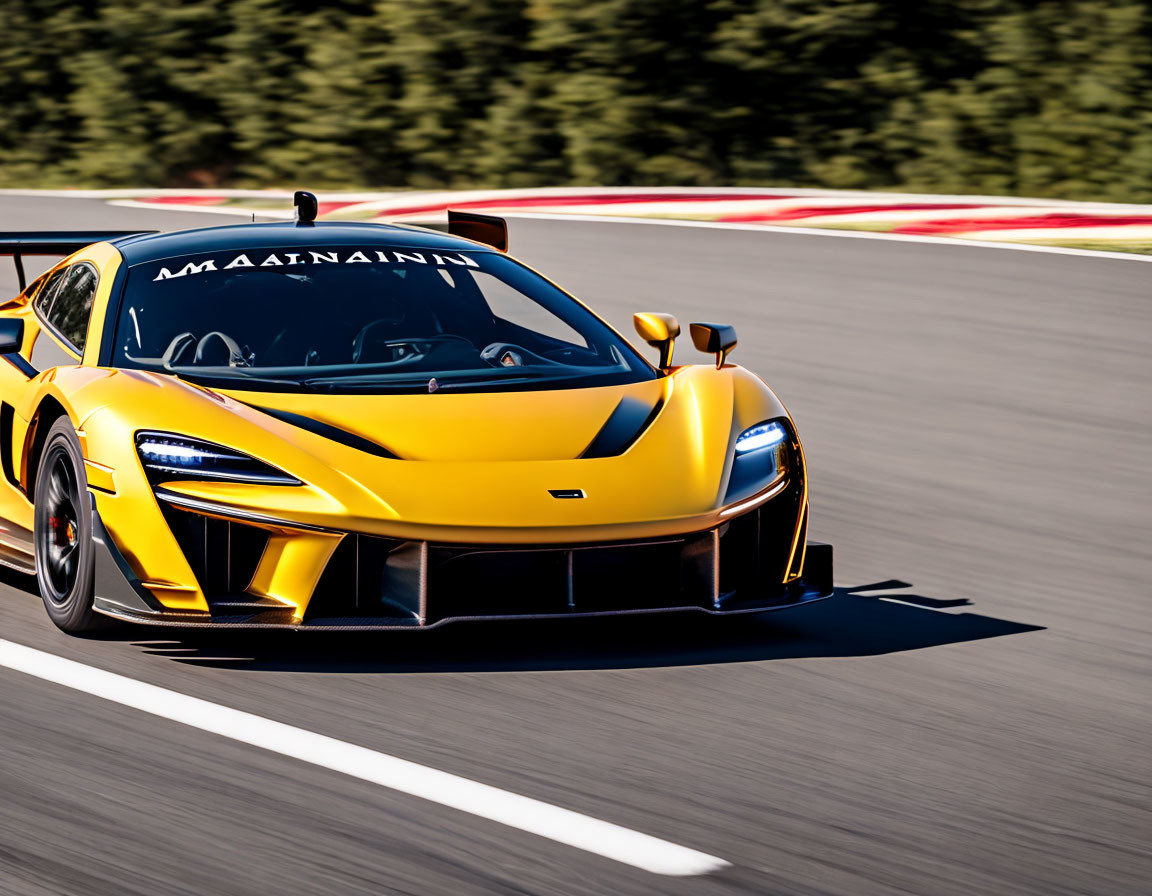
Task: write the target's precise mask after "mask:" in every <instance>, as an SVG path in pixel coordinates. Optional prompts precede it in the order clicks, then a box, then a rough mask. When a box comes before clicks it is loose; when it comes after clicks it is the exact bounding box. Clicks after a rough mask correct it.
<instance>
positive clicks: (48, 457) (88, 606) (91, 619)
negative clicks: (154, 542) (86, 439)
mask: <svg viewBox="0 0 1152 896" xmlns="http://www.w3.org/2000/svg"><path fill="white" fill-rule="evenodd" d="M87 481H88V480H87V477H86V475H85V473H84V457H83V455H82V454H81V453H80V442H79V440H78V439H77V438H76V432H75V430H74V429H73V428H72V424H71V421H69V420H68V418H67V417H61V418H60V419H59V420H57V421H56V422H55V423H54V424H52V428H51V429H49V430H48V438H47V439H46V440H45V442H44V452H43V454H42V455H41V460H40V468H39V470H38V471H37V473H36V490H35V492H34V493H33V499H34V501H35V504H36V516H35V533H34V534H35V542H36V581H37V582H38V583H39V585H40V596H41V597H42V598H43V599H44V607H45V608H46V609H47V610H48V615H49V617H51V619H52V621H53V622H54V623H56V625H57V626H58V627H59V628H61V629H63V630H64V631H66V632H71V633H73V634H76V633H80V632H86V631H91V630H93V629H96V628H100V627H101V624H102V621H103V620H102V617H100V616H99V615H97V614H96V613H95V612H94V611H93V609H92V595H93V590H94V587H95V586H94V582H93V565H94V564H93V548H92V507H91V505H90V504H89V500H88V488H87Z"/></svg>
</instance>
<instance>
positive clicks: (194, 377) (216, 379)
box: [166, 367, 311, 389]
mask: <svg viewBox="0 0 1152 896" xmlns="http://www.w3.org/2000/svg"><path fill="white" fill-rule="evenodd" d="M166 372H167V373H170V374H172V375H173V376H175V377H177V378H178V379H182V380H187V381H188V382H190V383H197V384H199V385H213V386H216V387H218V388H221V389H241V388H243V387H244V384H245V383H251V384H253V385H260V386H287V387H289V388H292V389H307V388H310V384H311V381H310V380H281V379H276V378H274V377H269V376H252V375H250V374H247V373H244V374H240V375H235V374H228V373H215V374H213V373H200V372H197V371H187V370H176V369H175V368H172V367H170V368H168V369H167V370H166Z"/></svg>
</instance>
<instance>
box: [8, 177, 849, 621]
mask: <svg viewBox="0 0 1152 896" xmlns="http://www.w3.org/2000/svg"><path fill="white" fill-rule="evenodd" d="M296 207H297V216H296V220H295V221H289V222H283V223H274V224H245V225H239V226H227V227H208V228H203V229H197V230H188V231H182V232H177V233H137V234H123V233H25V234H0V253H2V254H8V255H12V256H14V257H15V259H16V264H17V268H18V270H19V271H20V274H21V281H22V282H21V286H22V287H23V268H22V261H21V259H22V257H23V256H26V255H32V254H41V255H45V254H55V255H64V254H67V253H71V254H70V255H68V257H67V258H65V259H64V260H63V261H61V262H60V263H59V264H57V265H56V266H55V267H53V268H52V269H51V270H49V271H48V272H47V273H45V274H44V275H43V276H41V277H39V278H38V279H37V280H36V281H35V282H33V283H32V284H30V285H28V286H27V287H26V288H23V289H22V292H21V293H20V295H18V296H17V297H16V298H14V299H11V300H10V301H7V302H6V303H4V304H2V305H0V353H2V358H0V464H2V467H3V483H2V484H0V562H2V563H4V564H6V565H9V566H13V567H16V568H17V569H21V570H24V571H26V572H33V571H34V572H35V574H36V577H37V580H38V583H39V588H40V592H41V594H42V596H43V599H44V605H45V607H46V608H47V611H48V614H49V616H51V618H52V620H53V622H55V623H56V625H58V626H59V627H60V628H62V629H64V630H65V631H69V632H82V631H85V630H87V629H90V628H93V627H95V626H96V625H98V624H100V623H102V622H106V621H107V617H112V618H114V619H119V620H127V621H131V622H140V623H147V624H152V625H181V626H230V627H237V626H248V627H288V628H302V629H334V628H337V629H354V628H372V629H377V628H379V629H394V628H432V627H434V626H438V625H441V624H443V623H445V622H449V621H452V620H459V619H480V618H483V619H493V618H523V617H561V616H564V617H576V616H591V615H600V614H615V613H646V612H660V611H665V612H666V611H678V610H679V611H683V610H694V611H700V612H705V613H715V614H724V613H744V612H759V611H763V610H769V609H777V608H781V607H787V606H796V605H797V604H800V603H803V602H805V601H808V600H812V599H816V598H818V597H823V596H827V595H828V594H830V593H831V590H832V582H831V579H832V554H831V548H830V547H829V546H828V545H813V544H807V543H806V537H805V535H806V530H807V523H808V486H807V479H806V476H805V470H804V455H803V451H802V450H801V447H800V442H799V440H798V438H797V435H796V430H795V428H794V426H793V424H792V421H791V419H790V417H789V416H788V412H787V411H786V410H785V409H784V406H783V405H782V404H781V403H780V401H779V400H778V399H777V398H776V396H775V395H774V394H773V393H772V391H771V390H770V389H769V388H768V387H767V386H766V385H765V384H764V383H763V382H762V381H761V380H760V379H759V378H758V377H756V376H755V375H753V374H751V373H749V372H748V371H746V370H744V369H742V368H740V367H738V366H735V365H733V364H729V363H726V358H727V355H728V353H729V352H730V351H731V350H732V348H733V347H734V346H735V345H736V336H735V333H734V331H733V330H732V328H731V327H727V326H723V325H717V324H692V325H691V332H692V338H693V342H694V343H695V345H696V347H697V348H699V349H701V350H702V351H705V352H708V353H711V354H713V355H714V356H715V358H714V360H711V361H710V363H707V364H701V365H690V366H680V367H677V366H673V365H672V346H673V341H674V339H675V338H676V336H677V335H678V334H679V331H680V328H679V326H678V324H677V323H676V321H675V319H674V318H672V317H671V316H670V315H663V314H655V313H642V314H637V315H636V317H635V323H636V328H637V330H638V332H639V333H640V336H641V337H642V338H643V340H644V341H645V342H647V343H649V344H650V345H652V346H654V347H655V348H657V349H658V351H659V363H658V365H657V366H653V365H651V364H650V363H648V362H647V361H646V360H645V359H644V358H643V357H642V356H641V355H640V354H639V353H638V352H637V351H636V349H635V348H633V347H632V346H631V345H629V343H628V342H627V341H625V339H624V338H623V337H622V336H620V335H619V334H618V333H617V332H615V331H614V330H613V329H612V328H611V327H609V326H608V325H607V324H606V323H604V321H602V320H601V319H600V318H598V317H597V316H596V315H595V314H593V313H592V312H591V311H590V310H589V309H588V308H586V307H585V306H584V305H582V304H580V302H578V301H577V300H575V299H574V298H572V297H571V296H569V295H568V294H567V293H565V292H564V291H563V290H561V289H560V288H559V287H557V286H556V285H554V284H553V283H551V282H550V281H548V280H546V279H544V278H543V277H542V276H540V275H539V274H537V273H535V272H534V271H532V270H530V269H529V268H527V267H525V266H524V265H523V264H520V263H519V262H516V261H514V260H513V259H512V258H511V257H509V256H508V255H507V254H506V249H507V229H506V227H505V225H504V222H503V221H502V220H501V219H499V218H492V217H488V216H483V215H471V214H463V213H450V216H449V217H450V221H449V227H448V232H447V233H444V232H440V231H437V230H433V229H426V228H419V227H405V226H385V225H380V224H367V223H336V222H319V223H318V222H315V221H314V218H315V213H316V200H315V197H314V196H312V195H311V194H309V193H305V192H300V193H297V195H296Z"/></svg>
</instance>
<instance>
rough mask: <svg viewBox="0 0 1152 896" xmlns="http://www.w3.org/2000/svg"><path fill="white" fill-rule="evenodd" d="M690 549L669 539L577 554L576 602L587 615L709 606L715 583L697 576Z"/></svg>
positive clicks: (575, 562)
mask: <svg viewBox="0 0 1152 896" xmlns="http://www.w3.org/2000/svg"><path fill="white" fill-rule="evenodd" d="M685 545H686V542H684V541H669V542H660V543H656V544H639V545H621V546H613V547H604V548H591V549H588V550H580V551H573V552H572V560H573V564H572V566H573V568H572V583H573V598H574V599H573V603H574V604H575V606H576V607H577V608H578V609H579V610H580V611H582V612H586V613H589V612H591V613H595V612H603V611H607V610H622V609H637V610H648V609H658V608H660V607H684V606H708V605H709V603H710V602H711V601H710V589H709V587H708V584H709V583H708V582H707V578H706V576H697V575H695V574H694V573H693V559H692V558H691V557H685V550H684V549H685ZM686 573H687V575H686Z"/></svg>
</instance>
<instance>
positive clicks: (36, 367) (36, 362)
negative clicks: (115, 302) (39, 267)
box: [0, 262, 99, 566]
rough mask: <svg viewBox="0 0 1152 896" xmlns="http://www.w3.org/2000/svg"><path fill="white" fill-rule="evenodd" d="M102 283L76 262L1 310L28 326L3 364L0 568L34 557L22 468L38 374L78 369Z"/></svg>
mask: <svg viewBox="0 0 1152 896" xmlns="http://www.w3.org/2000/svg"><path fill="white" fill-rule="evenodd" d="M98 282H99V274H98V272H97V270H96V268H95V267H94V266H93V265H92V264H91V263H89V262H77V263H75V264H71V265H66V266H61V267H59V268H56V269H55V270H52V271H49V272H48V273H47V274H45V275H44V276H42V277H41V278H39V279H38V280H37V281H36V282H35V283H33V284H32V285H31V286H30V287H29V288H28V289H27V290H26V291H25V293H24V296H22V297H21V298H19V299H17V300H16V301H13V302H10V303H8V304H7V305H4V306H0V315H4V316H13V317H19V318H21V319H23V320H24V346H23V349H22V350H21V351H20V352H19V353H17V354H13V355H4V356H3V361H0V563H4V562H7V564H8V565H17V566H20V565H22V564H21V563H19V562H14V559H13V558H14V557H15V559H16V560H20V559H21V557H20V555H21V554H22V553H23V552H25V551H31V528H32V505H31V504H30V503H29V501H28V499H27V497H26V495H25V493H24V489H23V487H22V485H21V482H20V469H19V467H20V459H21V457H22V455H23V448H24V443H25V439H26V437H27V436H28V426H29V423H28V420H27V419H26V416H25V415H28V414H29V410H30V408H31V404H32V402H33V401H34V400H35V393H36V391H37V389H38V387H39V380H38V379H37V374H39V373H41V372H43V371H45V370H49V369H51V368H53V367H62V366H67V365H74V364H79V363H80V359H81V357H82V356H83V351H84V344H85V342H86V341H87V335H88V320H89V318H90V316H91V312H92V302H93V299H94V298H95V295H96V287H97V285H98ZM25 296H26V297H28V298H29V299H30V301H25V300H24V297H25ZM5 362H6V363H5Z"/></svg>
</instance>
